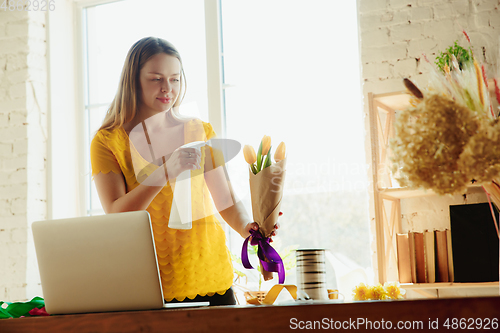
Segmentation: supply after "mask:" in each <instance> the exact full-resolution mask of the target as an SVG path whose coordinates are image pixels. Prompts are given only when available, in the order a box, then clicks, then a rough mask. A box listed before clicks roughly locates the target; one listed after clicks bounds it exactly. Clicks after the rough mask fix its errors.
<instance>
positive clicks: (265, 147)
mask: <svg viewBox="0 0 500 333" xmlns="http://www.w3.org/2000/svg"><path fill="white" fill-rule="evenodd" d="M269 148H271V137H270V136H267V135H264V137H263V138H262V156H266V155H267V152H268V151H269Z"/></svg>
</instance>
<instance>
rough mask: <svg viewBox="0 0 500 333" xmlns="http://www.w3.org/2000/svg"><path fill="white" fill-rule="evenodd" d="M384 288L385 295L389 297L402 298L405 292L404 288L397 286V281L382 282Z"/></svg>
mask: <svg viewBox="0 0 500 333" xmlns="http://www.w3.org/2000/svg"><path fill="white" fill-rule="evenodd" d="M384 289H385V292H386V295H387V297H388V298H391V299H403V298H404V297H403V295H404V294H405V293H406V290H404V289H401V288H400V287H399V282H393V283H388V282H386V283H384Z"/></svg>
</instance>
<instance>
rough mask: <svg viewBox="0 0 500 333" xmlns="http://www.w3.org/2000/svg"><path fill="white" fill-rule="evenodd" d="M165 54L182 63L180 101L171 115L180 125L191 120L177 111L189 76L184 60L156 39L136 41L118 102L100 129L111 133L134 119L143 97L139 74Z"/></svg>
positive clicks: (109, 111)
mask: <svg viewBox="0 0 500 333" xmlns="http://www.w3.org/2000/svg"><path fill="white" fill-rule="evenodd" d="M159 53H166V54H168V55H171V56H174V57H176V58H177V59H179V62H180V63H181V87H180V91H179V97H178V98H177V100H176V101H175V103H174V105H173V106H172V115H173V116H174V118H175V119H177V120H180V121H187V120H188V119H187V118H185V117H183V116H181V115H180V114H179V111H178V109H179V108H178V107H179V106H180V104H181V103H182V100H183V99H184V95H185V94H186V85H187V84H186V76H185V74H184V69H183V67H182V60H181V56H180V54H179V52H178V51H177V49H176V48H175V47H174V46H173V45H172V44H171V43H169V42H167V41H166V40H164V39H161V38H156V37H145V38H142V39H140V40H139V41H137V42H136V43H135V44H134V45H132V47H131V48H130V50H129V51H128V54H127V57H126V58H125V63H124V64H123V69H122V74H121V76H120V82H119V85H118V90H117V92H116V95H115V98H114V99H113V101H112V102H111V105H110V106H109V108H108V111H107V112H106V116H105V117H104V120H103V122H102V125H101V127H100V128H99V130H101V129H107V130H111V129H114V128H117V127H120V126H123V124H126V123H128V122H130V121H131V120H132V119H134V117H135V115H136V113H137V108H138V102H139V98H140V97H139V96H140V94H141V84H140V81H139V73H140V71H141V69H142V68H143V67H144V65H145V64H146V62H147V61H148V60H149V59H150V58H151V57H152V56H154V55H156V54H159Z"/></svg>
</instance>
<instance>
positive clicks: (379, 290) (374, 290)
mask: <svg viewBox="0 0 500 333" xmlns="http://www.w3.org/2000/svg"><path fill="white" fill-rule="evenodd" d="M370 290H371V294H372V299H374V300H382V299H386V298H387V295H386V293H385V289H384V287H383V286H382V285H381V284H380V283H379V284H378V285H376V286H373V287H371V288H370Z"/></svg>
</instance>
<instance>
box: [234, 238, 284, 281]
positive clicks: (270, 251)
mask: <svg viewBox="0 0 500 333" xmlns="http://www.w3.org/2000/svg"><path fill="white" fill-rule="evenodd" d="M250 235H251V236H248V237H247V238H246V239H245V242H244V243H243V248H242V249H241V262H242V263H243V267H245V268H247V269H252V268H253V267H252V265H251V264H250V261H249V260H248V250H247V248H248V241H249V239H250V237H252V241H251V242H250V245H258V248H257V256H258V257H259V259H260V264H261V265H262V268H264V270H266V271H268V272H277V273H278V277H279V284H283V283H285V268H284V266H283V260H281V257H280V255H279V254H278V252H276V250H275V249H274V248H273V247H272V246H271V245H269V240H270V238H269V237H267V238H264V236H262V234H261V233H260V232H259V231H257V230H253V229H251V230H250ZM266 258H267V260H268V261H269V262H267V261H266Z"/></svg>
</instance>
